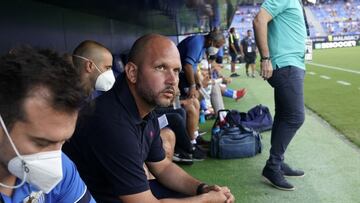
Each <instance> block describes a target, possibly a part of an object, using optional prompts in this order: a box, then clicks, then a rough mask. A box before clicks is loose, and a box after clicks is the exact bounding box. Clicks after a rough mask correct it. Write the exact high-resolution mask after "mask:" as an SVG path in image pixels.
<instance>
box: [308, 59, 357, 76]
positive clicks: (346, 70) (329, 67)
mask: <svg viewBox="0 0 360 203" xmlns="http://www.w3.org/2000/svg"><path fill="white" fill-rule="evenodd" d="M307 64H310V65H314V66H319V67H323V68H328V69H334V70H340V71H345V72H349V73H356V74H360V71H356V70H351V69H347V68H340V67H336V66H328V65H324V64H319V63H312V62H308V63H307Z"/></svg>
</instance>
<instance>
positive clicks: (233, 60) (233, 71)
mask: <svg viewBox="0 0 360 203" xmlns="http://www.w3.org/2000/svg"><path fill="white" fill-rule="evenodd" d="M230 56H231V75H230V77H238V76H240V75H239V74H237V73H236V68H235V66H236V61H237V55H236V53H230Z"/></svg>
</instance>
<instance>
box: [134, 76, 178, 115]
mask: <svg viewBox="0 0 360 203" xmlns="http://www.w3.org/2000/svg"><path fill="white" fill-rule="evenodd" d="M138 79H139V77H138ZM138 81H139V82H138V84H137V85H136V87H135V88H136V91H137V93H138V95H139V96H140V97H141V98H142V99H143V100H144V101H145V102H146V103H147V104H148V105H149V106H150V107H153V108H155V107H168V106H169V105H170V104H171V103H169V104H167V103H166V104H165V103H164V102H161V101H160V100H159V94H160V93H161V92H160V93H156V92H154V91H153V90H151V88H149V87H150V85H148V84H145V83H144V82H143V80H138ZM169 88H171V87H166V88H165V89H169ZM171 89H173V88H171Z"/></svg>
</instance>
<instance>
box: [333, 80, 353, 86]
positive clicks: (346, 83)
mask: <svg viewBox="0 0 360 203" xmlns="http://www.w3.org/2000/svg"><path fill="white" fill-rule="evenodd" d="M336 82H337V83H339V84H342V85H351V84H350V83H348V82H345V81H342V80H338V81H336Z"/></svg>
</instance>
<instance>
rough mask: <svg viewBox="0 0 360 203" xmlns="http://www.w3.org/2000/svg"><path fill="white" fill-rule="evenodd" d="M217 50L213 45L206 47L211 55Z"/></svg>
mask: <svg viewBox="0 0 360 203" xmlns="http://www.w3.org/2000/svg"><path fill="white" fill-rule="evenodd" d="M218 51H219V49H218V48H216V47H214V46H211V47H209V48H208V53H209V55H210V56H213V55H215V54H217V53H218Z"/></svg>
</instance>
